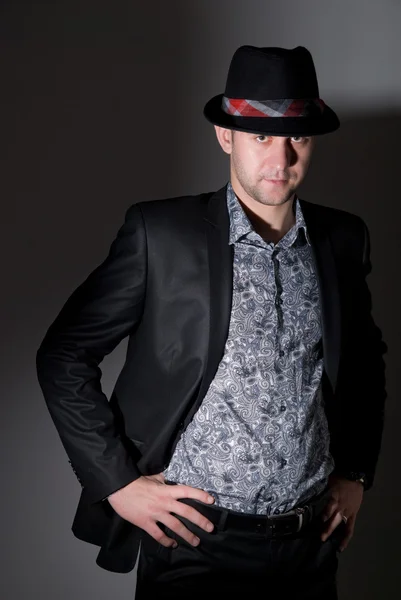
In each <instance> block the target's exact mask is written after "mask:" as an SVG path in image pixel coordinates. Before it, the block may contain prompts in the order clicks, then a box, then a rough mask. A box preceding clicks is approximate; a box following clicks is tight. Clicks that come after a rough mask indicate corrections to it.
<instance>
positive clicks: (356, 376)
mask: <svg viewBox="0 0 401 600" xmlns="http://www.w3.org/2000/svg"><path fill="white" fill-rule="evenodd" d="M360 221H361V225H362V228H363V240H364V244H363V250H362V256H361V264H362V268H361V269H360V270H359V271H358V272H357V273H356V272H355V273H354V277H353V281H352V283H351V286H352V299H353V305H352V306H353V308H352V315H353V317H352V322H351V323H350V328H351V333H352V335H350V336H349V338H348V339H349V343H348V345H347V348H346V350H345V352H344V354H343V356H342V358H341V363H342V368H341V373H342V376H341V381H339V386H338V387H339V393H338V398H339V401H340V404H341V409H340V413H339V415H340V419H339V423H338V428H337V432H336V433H337V435H336V442H337V443H336V444H335V446H336V450H335V452H336V455H337V457H338V461H336V463H337V469H336V470H338V471H340V472H341V471H344V472H350V471H354V472H363V473H365V474H366V488H365V489H369V488H370V487H371V486H372V485H373V480H374V476H375V471H376V466H377V462H378V457H379V453H380V448H381V441H382V434H383V426H384V409H385V400H386V397H387V392H386V378H385V362H384V358H383V355H384V354H385V353H386V352H387V350H388V347H387V344H386V343H385V342H384V341H383V337H382V332H381V330H380V329H379V327H378V326H377V324H376V323H375V321H374V319H373V316H372V296H371V292H370V289H369V286H368V283H367V280H366V279H367V276H368V275H369V273H370V272H371V270H372V264H371V259H370V235H369V230H368V227H367V226H366V224H365V222H364V221H363V220H362V219H360Z"/></svg>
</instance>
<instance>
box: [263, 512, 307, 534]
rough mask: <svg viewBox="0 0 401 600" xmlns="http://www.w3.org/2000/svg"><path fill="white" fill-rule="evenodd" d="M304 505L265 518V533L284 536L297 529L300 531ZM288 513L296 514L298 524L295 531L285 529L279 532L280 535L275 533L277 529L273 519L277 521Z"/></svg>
mask: <svg viewBox="0 0 401 600" xmlns="http://www.w3.org/2000/svg"><path fill="white" fill-rule="evenodd" d="M305 509H306V507H299V508H294V509H293V510H289V511H288V512H286V513H284V514H282V515H275V516H273V517H270V518H268V519H267V520H266V531H267V533H270V536H271V537H281V536H286V535H291V534H293V533H298V532H299V531H301V529H302V524H303V520H304V512H305ZM289 515H297V516H298V526H297V529H296V531H295V532H293V531H289V532H288V531H286V532H284V533H282V534H281V536H278V535H277V532H276V529H277V523H275V522H274V521H279V520H280V519H282V518H283V517H288V516H289Z"/></svg>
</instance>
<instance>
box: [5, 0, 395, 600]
mask: <svg viewBox="0 0 401 600" xmlns="http://www.w3.org/2000/svg"><path fill="white" fill-rule="evenodd" d="M0 11H1V12H0V37H1V39H0V43H1V52H0V65H1V84H2V86H1V87H2V90H1V102H2V109H1V112H0V114H1V120H2V124H1V142H2V143H1V147H2V154H4V159H5V160H4V161H2V172H1V179H0V181H1V188H2V194H1V198H2V203H1V219H0V222H1V236H0V241H1V245H2V250H1V259H2V266H1V271H2V274H1V276H2V282H3V286H2V293H1V295H0V301H1V312H0V314H1V321H2V322H1V332H2V336H1V337H2V360H1V365H2V374H1V385H2V393H1V398H2V402H1V409H2V415H1V438H0V439H1V444H2V451H1V457H2V461H3V465H2V483H3V491H2V494H1V505H2V506H1V514H2V544H1V546H2V548H1V553H2V556H1V568H2V571H3V573H2V577H1V583H0V585H1V587H2V588H3V589H1V590H0V593H1V594H2V597H4V598H7V599H10V600H22V599H25V598H27V597H32V596H34V597H40V598H42V599H43V600H44V599H45V598H49V599H50V598H55V597H57V598H59V599H60V600H63V599H67V598H68V599H69V598H72V597H73V598H76V599H77V600H79V599H84V598H88V597H89V598H92V597H96V598H97V600H102V599H104V600H106V599H109V598H110V597H113V598H119V600H123V599H125V598H127V599H129V598H133V595H134V588H135V573H134V572H131V573H130V574H128V575H125V576H123V575H119V574H113V573H110V572H107V571H104V570H102V569H100V568H99V567H98V566H97V565H96V564H95V558H96V555H97V551H98V549H97V547H95V546H91V545H89V544H85V543H83V542H80V541H79V540H77V539H76V538H74V536H73V535H72V533H71V531H70V527H71V523H72V519H73V516H74V514H75V509H76V504H77V501H78V498H79V492H80V487H79V484H78V482H77V480H76V479H75V476H74V474H73V473H72V471H71V469H70V466H69V464H68V462H67V457H66V455H65V452H64V450H63V448H62V446H61V443H60V440H59V438H58V435H57V432H56V430H55V428H54V426H53V423H52V421H51V419H50V416H49V414H48V412H47V409H46V407H45V403H44V401H43V398H42V396H41V393H40V390H39V386H38V384H37V381H36V374H35V367H34V356H35V352H36V349H37V347H38V345H39V343H40V341H41V339H42V337H43V335H44V333H45V330H46V328H47V327H48V325H49V324H50V322H51V321H52V320H53V318H54V317H55V316H56V314H57V312H58V311H59V309H60V308H61V305H62V304H63V303H64V301H65V300H66V298H67V296H68V295H69V294H70V293H71V291H72V290H73V289H74V288H75V287H76V286H77V285H78V284H79V283H80V282H81V281H82V280H83V279H84V278H85V277H86V275H87V274H88V272H89V271H90V270H92V269H93V268H94V267H95V266H96V265H97V264H98V263H99V262H100V261H101V260H102V259H103V258H104V256H105V254H106V253H107V251H108V248H109V245H110V243H111V241H112V239H113V237H114V235H115V233H116V231H117V229H118V227H119V226H120V224H121V223H122V220H123V217H124V213H125V210H126V209H127V207H128V206H129V205H130V204H131V203H133V202H137V201H139V200H148V199H152V198H158V197H167V196H172V195H178V194H184V193H198V192H202V191H207V190H212V189H216V188H218V187H220V186H221V185H223V184H224V183H225V181H226V180H227V177H228V161H227V157H226V156H225V155H223V153H222V152H221V150H220V148H219V147H218V144H217V141H216V139H215V136H214V131H213V128H212V127H211V125H209V124H208V123H207V122H206V120H205V119H204V118H203V116H202V108H203V105H204V104H205V102H206V101H207V100H208V99H209V98H210V97H211V96H212V95H214V94H216V93H219V92H220V91H223V89H224V84H225V78H226V73H227V69H228V65H229V61H230V59H231V56H232V54H233V52H234V50H235V49H236V48H237V47H238V46H239V45H242V44H254V45H278V46H284V47H294V46H296V45H305V46H307V47H308V48H309V49H310V50H311V52H312V54H313V56H314V59H315V64H316V69H317V72H318V77H319V81H320V89H321V96H322V97H323V98H324V99H325V100H326V101H327V102H328V103H329V104H330V105H332V106H333V108H335V110H336V111H337V112H338V114H339V116H340V118H341V119H342V128H341V129H340V130H339V131H338V132H337V133H335V134H332V135H329V136H326V137H323V138H321V139H319V144H318V148H317V151H316V154H315V160H314V162H313V164H312V167H311V171H310V175H309V177H308V179H307V181H306V182H305V184H304V186H303V189H302V190H301V192H302V193H301V196H303V197H305V198H307V199H309V200H311V201H313V202H318V203H322V204H327V205H331V206H336V207H339V208H344V209H346V210H350V211H351V212H355V213H357V214H360V215H361V216H362V217H363V218H364V219H365V221H366V222H367V224H368V226H369V228H370V232H371V241H372V262H373V272H372V274H371V276H370V286H371V290H372V293H373V299H374V311H373V312H374V316H375V318H376V320H377V322H378V324H379V325H380V326H381V328H382V330H383V335H384V338H385V340H386V342H387V343H388V346H389V353H388V355H387V358H386V361H387V365H388V374H387V377H388V393H389V398H388V402H387V420H386V427H385V433H384V439H383V447H382V454H381V457H380V461H379V465H378V471H377V476H376V483H375V486H374V488H373V489H372V490H371V491H370V492H368V494H367V495H366V498H365V501H364V503H363V505H362V509H361V511H360V515H359V519H358V523H357V528H356V535H355V537H354V539H353V541H352V543H351V545H350V546H349V548H348V549H347V550H346V552H344V553H343V554H342V555H341V557H340V571H339V581H340V590H341V595H340V597H341V599H343V600H347V599H351V598H352V599H353V600H356V599H359V598H360V599H362V598H363V599H364V600H370V599H374V598H383V597H385V598H389V599H390V598H395V597H398V593H399V589H400V569H399V545H398V537H399V535H400V533H401V530H400V517H399V506H400V500H401V497H400V495H401V494H400V479H399V456H400V455H399V445H398V443H397V441H398V437H399V419H400V407H399V402H398V400H399V377H398V372H399V368H398V365H399V362H400V343H399V342H400V329H401V327H400V313H399V306H400V304H401V297H400V286H399V283H398V273H399V259H400V242H399V229H400V198H399V190H398V188H399V169H400V167H399V162H400V153H399V146H400V139H401V137H400V134H401V118H400V117H401V112H400V109H401V78H400V76H399V73H400V65H399V60H400V57H401V41H400V40H401V36H400V34H399V29H400V24H401V9H400V2H399V1H398V0H380V1H376V2H375V1H374V0H359V1H357V0H337V1H336V2H328V1H325V0H315V1H314V0H303V1H302V2H297V1H296V0H292V1H290V0H281V1H280V2H267V1H262V0H248V1H247V2H243V0H220V1H216V0H215V1H212V0H204V1H200V0H199V1H191V2H188V1H184V0H171V1H170V2H168V3H164V2H163V3H162V2H158V3H157V2H153V3H151V2H148V3H137V2H134V0H132V2H127V3H121V2H113V3H112V2H99V1H98V2H92V3H91V2H89V1H87V0H81V1H80V2H72V1H69V2H67V1H63V0H59V1H58V2H56V3H50V2H49V3H47V4H40V3H38V2H35V3H21V2H13V3H11V2H4V1H3V2H2V4H1V8H0ZM124 350H125V343H124V342H123V343H122V344H121V345H120V346H119V347H118V348H117V349H116V351H115V352H113V354H112V355H111V356H109V357H107V359H105V361H104V362H103V375H104V389H105V391H106V393H110V390H111V388H112V385H113V382H114V380H115V378H116V376H117V374H118V371H119V368H120V367H121V365H122V360H123V356H124ZM397 559H398V560H397ZM391 590H393V591H391Z"/></svg>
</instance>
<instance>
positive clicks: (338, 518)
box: [321, 511, 343, 542]
mask: <svg viewBox="0 0 401 600" xmlns="http://www.w3.org/2000/svg"><path fill="white" fill-rule="evenodd" d="M342 520H343V518H342V515H341V513H340V512H339V511H337V512H336V513H334V515H333V516H332V518H331V519H330V520H329V521H328V524H327V526H326V527H325V529H324V531H323V533H322V535H321V540H322V542H325V541H326V540H327V538H329V537H330V536H331V534H332V533H333V531H334V530H335V528H336V527H338V525H339V524H340V523H341V522H342Z"/></svg>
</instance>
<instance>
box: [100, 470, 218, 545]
mask: <svg viewBox="0 0 401 600" xmlns="http://www.w3.org/2000/svg"><path fill="white" fill-rule="evenodd" d="M179 498H193V499H195V500H200V501H201V502H205V503H207V504H212V503H213V502H214V498H213V496H209V494H208V493H207V492H205V491H203V490H200V489H198V488H194V487H191V486H188V485H167V484H166V483H165V479H164V476H163V474H162V473H158V474H157V475H142V476H141V477H139V478H138V479H136V480H135V481H132V482H131V483H130V484H128V485H126V486H125V487H123V488H121V489H119V490H117V491H116V492H114V493H113V494H111V495H110V496H109V497H108V501H109V502H110V504H111V506H112V507H113V509H114V510H115V511H116V513H117V514H118V515H120V517H122V518H123V519H125V520H126V521H129V522H130V523H133V524H134V525H137V526H138V527H141V528H142V529H144V530H145V531H146V532H147V533H148V534H149V535H150V536H151V537H153V538H154V539H155V540H156V541H158V542H159V543H160V544H162V546H166V547H169V546H174V547H176V546H177V542H176V541H175V540H172V539H171V538H170V537H168V536H167V535H165V534H164V532H163V531H162V530H161V529H160V527H158V526H157V524H156V521H159V522H160V523H163V524H164V525H166V526H167V527H168V528H169V529H171V530H172V531H174V532H175V533H176V534H177V535H179V536H181V537H182V538H183V539H184V540H186V541H187V542H188V543H189V544H192V545H193V546H197V545H198V544H199V541H200V540H199V538H198V537H197V536H195V535H194V534H193V533H192V532H191V531H189V529H188V528H187V527H185V525H184V524H183V523H182V522H181V521H180V520H179V519H177V518H176V517H175V516H173V515H172V514H171V513H173V512H174V513H175V514H177V515H180V516H182V517H184V518H186V519H188V520H189V521H192V523H194V524H195V525H197V526H198V527H201V528H202V529H204V530H205V531H208V532H210V531H212V530H213V527H214V525H213V523H211V522H210V521H209V520H208V519H206V517H204V516H203V515H202V514H201V513H200V512H199V511H197V510H196V509H195V508H193V507H192V506H188V504H184V503H183V502H178V499H179Z"/></svg>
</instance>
